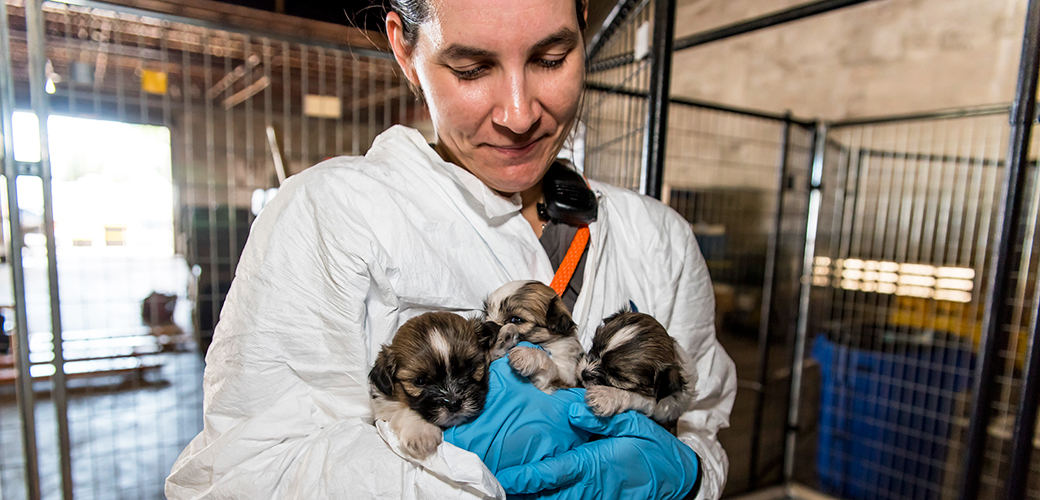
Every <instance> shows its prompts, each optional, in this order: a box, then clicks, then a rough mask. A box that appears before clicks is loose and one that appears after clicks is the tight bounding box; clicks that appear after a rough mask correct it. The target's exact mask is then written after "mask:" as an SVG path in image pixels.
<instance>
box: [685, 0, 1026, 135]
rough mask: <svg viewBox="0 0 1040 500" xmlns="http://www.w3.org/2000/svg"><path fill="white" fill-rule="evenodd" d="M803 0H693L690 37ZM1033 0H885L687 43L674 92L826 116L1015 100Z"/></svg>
mask: <svg viewBox="0 0 1040 500" xmlns="http://www.w3.org/2000/svg"><path fill="white" fill-rule="evenodd" d="M804 3H805V1H804V0H684V1H680V2H679V5H678V8H677V14H676V16H677V18H676V36H677V37H683V36H686V35H689V34H692V33H697V32H701V31H704V30H706V29H709V28H713V27H718V26H722V25H726V24H729V23H733V22H736V21H739V20H742V19H748V18H750V17H754V16H758V15H762V14H767V13H770V12H775V11H777V10H780V9H784V8H788V7H791V6H794V5H799V4H804ZM1025 7H1026V0H877V1H874V2H870V3H866V4H862V5H859V6H855V7H849V8H846V9H844V10H841V11H836V12H832V13H829V14H824V15H821V16H818V17H815V18H811V19H806V20H802V21H798V22H796V23H791V24H788V25H784V26H779V27H774V28H770V29H767V30H762V31H760V32H756V33H752V34H748V35H743V36H740V37H736V38H731V39H729V40H724V41H720V42H715V43H712V44H708V45H704V46H701V47H696V48H691V49H687V50H685V51H681V52H677V53H676V54H675V58H674V61H673V63H674V64H673V67H674V75H673V79H672V92H673V94H674V95H676V96H684V97H691V98H699V99H706V100H710V101H716V102H721V103H726V104H730V105H737V106H746V107H752V108H756V109H763V110H768V111H773V112H783V111H786V110H791V111H793V112H794V113H795V114H796V115H799V116H803V117H808V118H815V117H822V118H825V119H841V118H848V117H862V116H876V115H887V114H896V113H907V112H914V111H923V110H933V109H940V108H950V107H963V106H972V105H979V104H993V103H1001V102H1009V101H1010V100H1011V99H1012V98H1013V96H1014V85H1015V84H1014V82H1015V77H1016V75H1017V71H1018V62H1019V61H1018V58H1019V53H1020V51H1021V45H1022V41H1021V37H1022V31H1023V28H1024V22H1025Z"/></svg>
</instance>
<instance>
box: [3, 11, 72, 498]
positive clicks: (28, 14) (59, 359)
mask: <svg viewBox="0 0 1040 500" xmlns="http://www.w3.org/2000/svg"><path fill="white" fill-rule="evenodd" d="M43 1H44V0H27V1H26V5H25V21H26V28H27V35H28V39H29V40H28V42H29V91H30V94H31V96H32V97H31V101H32V109H33V112H34V113H35V114H36V117H37V120H36V121H37V132H38V133H39V137H40V162H39V164H40V177H41V178H42V180H43V231H44V235H45V237H46V240H47V243H46V248H47V282H48V287H49V289H50V290H49V295H50V309H51V336H52V339H53V340H52V346H53V352H54V358H53V360H52V361H51V364H52V365H53V367H54V375H53V376H52V382H53V385H52V389H51V398H52V399H53V401H54V411H55V418H56V420H57V424H58V453H59V463H60V464H61V465H60V468H61V490H62V498H65V499H66V500H71V499H72V451H71V450H72V445H71V443H70V441H69V419H68V404H69V399H68V393H67V392H66V383H65V380H66V379H65V355H64V342H62V327H61V326H62V325H61V302H60V300H59V299H60V297H61V295H60V289H59V286H58V260H57V242H56V240H55V238H54V198H53V194H54V193H53V190H52V189H51V182H52V176H51V160H50V149H49V148H50V146H49V143H48V140H47V137H48V134H47V124H48V120H47V118H48V117H49V116H50V101H49V99H48V98H47V93H46V92H45V91H44V86H45V80H46V74H45V64H46V61H47V53H46V34H45V33H46V32H45V30H44V27H43ZM17 216H18V215H17V214H15V213H12V214H11V218H15V217H17ZM28 346H29V343H28V341H27V342H26V347H28ZM23 366H29V365H28V364H26V365H23ZM20 371H28V370H20ZM30 380H31V376H30Z"/></svg>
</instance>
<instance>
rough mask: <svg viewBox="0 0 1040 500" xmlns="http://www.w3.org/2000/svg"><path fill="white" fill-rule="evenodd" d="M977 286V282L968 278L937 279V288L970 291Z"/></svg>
mask: <svg viewBox="0 0 1040 500" xmlns="http://www.w3.org/2000/svg"><path fill="white" fill-rule="evenodd" d="M974 287H975V283H973V282H971V281H968V280H957V279H952V278H942V279H938V280H935V288H947V289H950V290H964V291H966V292H970V291H971V289H972V288H974Z"/></svg>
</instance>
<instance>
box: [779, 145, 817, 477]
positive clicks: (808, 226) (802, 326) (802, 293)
mask: <svg viewBox="0 0 1040 500" xmlns="http://www.w3.org/2000/svg"><path fill="white" fill-rule="evenodd" d="M813 148H814V152H813V163H812V172H811V174H810V176H809V205H808V209H807V211H806V212H807V215H806V223H805V249H804V251H803V253H802V269H801V273H800V275H801V285H800V287H799V294H798V323H797V326H796V328H795V337H794V346H793V348H792V352H791V359H792V361H791V390H790V394H789V395H788V403H787V404H788V407H787V436H786V441H785V443H784V482H790V481H791V480H792V479H793V478H794V459H795V445H796V444H797V443H796V439H797V437H798V425H799V424H798V403H799V400H800V399H801V396H802V364H803V363H804V361H805V341H806V337H807V336H808V332H809V294H810V292H811V291H812V269H813V258H814V257H815V254H816V228H817V225H818V224H819V220H820V204H821V201H822V198H823V193H822V192H821V191H820V187H821V186H822V180H823V160H824V154H825V153H826V150H827V126H826V125H824V124H819V125H817V127H816V132H815V133H814V134H813Z"/></svg>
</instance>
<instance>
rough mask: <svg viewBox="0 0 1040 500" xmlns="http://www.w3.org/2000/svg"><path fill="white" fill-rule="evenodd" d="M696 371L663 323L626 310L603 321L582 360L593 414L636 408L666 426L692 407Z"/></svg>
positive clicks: (601, 414) (583, 379)
mask: <svg viewBox="0 0 1040 500" xmlns="http://www.w3.org/2000/svg"><path fill="white" fill-rule="evenodd" d="M696 376H697V373H696V371H694V370H693V369H692V367H690V366H689V363H688V362H687V356H686V353H685V352H684V351H683V350H682V349H681V348H680V347H679V346H678V345H677V343H676V342H675V339H673V338H672V337H671V336H670V335H668V332H667V331H665V329H664V327H663V326H661V323H659V322H658V321H657V320H656V319H654V318H653V316H650V315H648V314H643V313H638V312H630V311H627V310H621V311H618V312H617V313H615V314H614V315H612V316H610V317H608V318H607V319H605V320H603V324H602V325H600V327H599V328H597V329H596V336H595V337H593V339H592V348H590V349H589V352H588V354H586V355H585V358H584V359H583V360H582V362H581V378H582V381H583V382H584V384H585V402H586V403H588V405H589V408H590V409H591V410H592V412H593V413H595V414H596V415H599V416H601V417H604V416H609V415H615V414H618V413H621V412H623V411H625V410H637V411H639V412H642V413H643V414H645V415H647V416H648V417H650V418H653V419H654V420H655V421H657V422H658V423H660V424H663V425H666V424H669V423H671V422H674V421H675V420H677V419H678V418H679V416H680V415H682V414H683V413H684V412H685V411H686V410H687V409H689V407H690V405H691V403H692V402H693V400H694V396H695V389H694V388H695V387H696V384H697V380H696Z"/></svg>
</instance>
